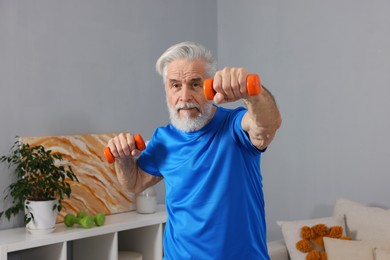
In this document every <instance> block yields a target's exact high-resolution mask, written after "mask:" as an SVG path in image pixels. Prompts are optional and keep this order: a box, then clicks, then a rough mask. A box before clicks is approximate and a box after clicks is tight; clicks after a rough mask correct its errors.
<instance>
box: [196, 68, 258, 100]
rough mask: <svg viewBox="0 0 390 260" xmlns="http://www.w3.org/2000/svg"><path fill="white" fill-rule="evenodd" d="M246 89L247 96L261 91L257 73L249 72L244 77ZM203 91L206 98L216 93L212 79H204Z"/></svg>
mask: <svg viewBox="0 0 390 260" xmlns="http://www.w3.org/2000/svg"><path fill="white" fill-rule="evenodd" d="M246 90H247V92H248V95H249V96H257V95H258V94H260V92H261V83H260V77H259V75H257V74H249V75H248V76H247V77H246ZM203 93H204V96H205V97H206V99H207V100H213V99H214V96H215V94H216V92H215V90H214V88H213V79H212V78H211V79H206V80H205V81H204V83H203Z"/></svg>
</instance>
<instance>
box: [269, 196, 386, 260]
mask: <svg viewBox="0 0 390 260" xmlns="http://www.w3.org/2000/svg"><path fill="white" fill-rule="evenodd" d="M277 223H278V225H279V227H280V228H281V231H282V234H283V238H284V239H283V240H277V241H271V242H268V252H269V255H270V258H271V260H306V257H307V255H308V253H307V252H306V253H303V252H301V251H299V250H298V249H297V247H296V244H297V242H298V241H299V240H301V239H302V237H301V229H302V227H303V226H308V227H312V226H315V225H317V224H324V225H325V226H327V227H334V226H340V227H342V232H343V234H342V236H343V237H342V238H341V239H338V238H334V237H333V238H332V237H328V236H327V235H325V237H324V238H323V239H322V242H323V244H322V248H323V249H324V250H325V253H326V257H327V260H348V259H353V260H390V209H385V208H381V207H374V206H369V205H365V204H362V203H359V202H355V201H352V200H348V199H338V200H337V201H336V203H335V205H334V214H333V216H330V217H326V218H318V219H308V220H297V221H278V222H277ZM346 237H347V238H348V239H349V240H346ZM322 257H323V256H322ZM310 259H314V258H310ZM316 259H318V260H322V259H326V258H316Z"/></svg>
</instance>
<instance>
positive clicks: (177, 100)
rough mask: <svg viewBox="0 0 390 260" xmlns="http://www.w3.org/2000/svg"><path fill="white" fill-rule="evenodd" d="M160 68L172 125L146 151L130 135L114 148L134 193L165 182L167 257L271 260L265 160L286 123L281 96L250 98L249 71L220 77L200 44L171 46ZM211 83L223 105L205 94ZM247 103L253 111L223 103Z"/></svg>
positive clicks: (177, 259) (232, 70)
mask: <svg viewBox="0 0 390 260" xmlns="http://www.w3.org/2000/svg"><path fill="white" fill-rule="evenodd" d="M156 69H157V71H158V73H159V74H160V75H161V76H162V77H163V81H164V84H165V92H166V100H167V105H168V110H169V115H170V119H171V124H168V125H167V126H165V127H159V128H157V129H156V131H155V133H154V134H153V136H152V138H151V140H150V142H149V144H148V146H147V148H146V150H144V151H143V152H142V153H140V151H138V150H137V149H136V147H135V142H134V139H133V136H132V135H131V134H130V133H122V134H119V135H118V136H116V137H114V138H113V139H111V140H110V141H109V143H108V146H109V148H110V149H111V152H112V154H113V155H114V157H115V158H116V160H115V167H116V172H117V176H118V180H119V181H120V183H121V184H122V185H123V186H124V187H126V188H127V189H129V190H131V191H133V192H135V193H137V192H140V191H142V190H144V189H146V188H147V187H149V186H151V185H154V184H156V183H157V182H159V181H160V180H162V179H164V181H165V185H166V207H167V212H168V219H167V224H166V227H165V235H164V259H167V260H168V259H169V260H182V259H200V260H206V259H213V260H215V259H225V260H226V259H269V256H268V252H267V244H266V223H265V210H264V198H263V190H262V176H261V172H260V157H261V154H262V153H263V152H264V151H265V150H266V148H267V146H268V145H269V144H270V143H271V141H272V140H273V138H274V136H275V133H276V130H277V129H278V128H279V127H280V125H281V117H280V113H279V110H278V108H277V106H276V104H275V100H274V98H273V97H272V95H271V94H270V92H269V91H268V90H266V89H265V88H264V87H263V89H262V91H261V92H260V94H258V95H256V96H249V95H248V93H247V89H246V79H247V76H248V74H249V72H248V71H247V70H246V69H244V68H224V69H223V70H221V71H218V72H215V71H216V61H215V58H214V56H213V55H212V53H211V51H210V50H208V49H207V48H205V47H204V46H202V45H200V44H197V43H193V42H183V43H179V44H176V45H174V46H172V47H170V48H169V49H168V50H166V51H165V52H164V53H163V54H162V56H161V57H160V58H159V59H158V61H157V63H156ZM209 77H213V78H214V81H213V88H214V90H215V92H216V95H215V96H214V100H213V101H214V103H215V104H213V102H212V101H208V100H206V98H205V97H204V94H203V81H204V80H205V79H206V78H209ZM239 99H242V100H243V101H244V103H245V106H246V107H245V108H244V107H238V108H236V109H226V108H223V107H220V106H218V105H216V104H221V103H225V102H233V101H236V100H239ZM138 155H139V157H138V158H137V156H138Z"/></svg>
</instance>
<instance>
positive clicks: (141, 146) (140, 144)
mask: <svg viewBox="0 0 390 260" xmlns="http://www.w3.org/2000/svg"><path fill="white" fill-rule="evenodd" d="M134 142H135V147H136V148H137V149H138V150H140V151H143V150H145V148H146V145H145V141H144V139H143V138H142V136H141V135H140V134H136V135H134ZM103 153H104V157H106V160H107V162H108V163H113V162H115V157H114V155H112V153H111V150H110V148H109V147H105V148H104V149H103Z"/></svg>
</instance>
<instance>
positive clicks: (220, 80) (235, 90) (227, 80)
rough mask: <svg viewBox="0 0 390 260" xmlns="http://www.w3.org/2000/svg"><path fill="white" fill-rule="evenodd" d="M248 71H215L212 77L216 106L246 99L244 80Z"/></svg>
mask: <svg viewBox="0 0 390 260" xmlns="http://www.w3.org/2000/svg"><path fill="white" fill-rule="evenodd" d="M248 75H249V71H248V70H246V69H244V68H224V69H223V70H220V71H217V73H215V76H214V81H213V88H214V90H215V92H216V94H215V96H214V102H215V103H216V104H221V103H227V102H234V101H237V100H239V99H242V98H247V97H248V96H249V95H248V92H247V87H246V78H247V76H248Z"/></svg>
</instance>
